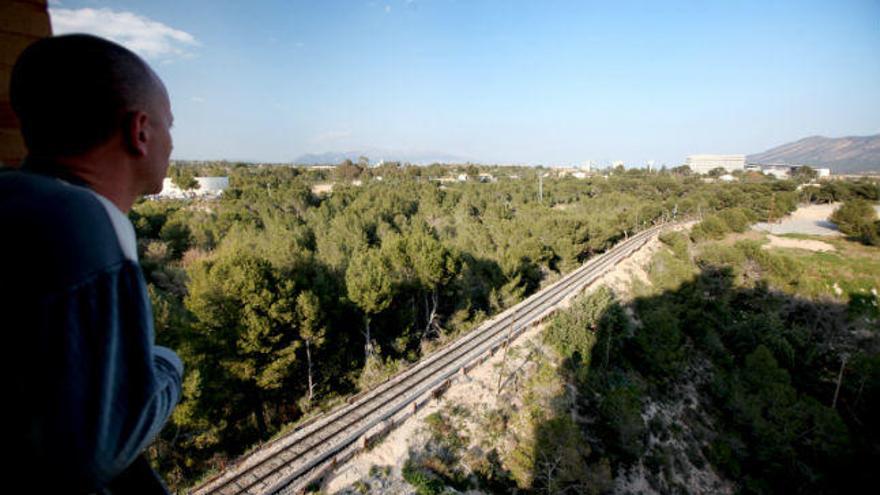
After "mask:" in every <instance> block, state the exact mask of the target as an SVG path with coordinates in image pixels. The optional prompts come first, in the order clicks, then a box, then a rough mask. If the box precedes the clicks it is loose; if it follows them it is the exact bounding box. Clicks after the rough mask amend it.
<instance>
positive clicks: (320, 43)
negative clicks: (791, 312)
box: [50, 0, 880, 165]
mask: <svg viewBox="0 0 880 495" xmlns="http://www.w3.org/2000/svg"><path fill="white" fill-rule="evenodd" d="M50 5H51V7H50V10H51V13H52V18H53V26H54V27H55V29H56V32H61V31H80V32H82V31H87V32H95V33H97V34H102V35H104V36H107V37H111V38H114V39H116V40H117V41H120V42H122V43H123V44H127V45H128V46H130V47H132V48H133V49H135V50H136V51H138V52H139V53H141V54H143V55H144V56H145V58H146V59H147V60H148V61H149V62H150V63H151V65H153V67H154V68H155V69H156V72H157V73H158V74H159V75H160V76H161V77H162V79H163V80H164V81H165V83H166V85H167V87H168V89H169V92H170V94H171V98H172V106H173V109H174V112H175V117H176V120H175V129H174V139H175V150H174V155H173V157H174V158H178V159H221V158H225V159H232V160H240V159H244V160H260V161H290V160H292V159H293V158H295V157H296V156H299V155H300V154H303V153H307V152H324V151H349V150H359V149H366V148H374V149H382V150H396V151H421V152H427V151H432V152H443V153H448V154H453V155H457V156H461V157H464V158H468V159H472V160H476V161H481V162H484V163H490V162H495V163H528V164H550V165H557V164H558V165H566V164H580V163H583V162H584V161H585V160H593V161H594V162H600V163H603V162H609V161H611V160H624V161H625V162H627V164H628V165H630V164H631V165H641V164H644V162H645V160H649V159H653V160H656V162H657V163H658V164H660V163H667V164H670V165H677V164H680V163H681V162H683V160H684V157H685V155H687V154H692V153H756V152H760V151H763V150H765V149H767V148H770V147H773V146H776V145H778V144H782V143H785V142H788V141H792V140H795V139H799V138H801V137H806V136H810V135H815V134H820V135H825V136H833V137H836V136H844V135H866V134H875V133H878V132H880V1H877V0H872V1H833V2H828V1H825V2H814V1H803V0H802V1H790V2H789V1H786V2H778V1H769V0H763V1H723V2H722V1H694V2H678V1H667V2H658V1H644V2H636V1H623V0H621V1H607V2H588V1H554V0H542V1H538V0H534V1H479V0H471V1H465V0H461V1H456V0H410V1H406V0H386V1H330V0H327V1H308V2H306V1H262V2H260V1H253V2H243V1H218V0H210V1H207V0H205V1H202V0H174V1H166V0H151V1H149V2H145V1H122V0H117V1H110V0H107V1H103V0H93V1H92V0H86V1H74V0H62V1H61V2H58V1H52V2H50ZM85 9H88V10H85ZM373 158H378V157H373Z"/></svg>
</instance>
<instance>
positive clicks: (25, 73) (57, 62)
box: [10, 34, 173, 194]
mask: <svg viewBox="0 0 880 495" xmlns="http://www.w3.org/2000/svg"><path fill="white" fill-rule="evenodd" d="M10 103H11V104H12V109H13V110H14V111H15V114H16V115H17V116H18V118H19V120H20V122H21V132H22V135H23V136H24V141H25V145H26V146H27V148H28V153H29V156H30V157H31V158H34V159H48V160H53V161H56V162H59V163H65V164H67V163H72V164H76V163H78V159H79V161H80V162H81V161H82V160H81V159H82V158H84V157H88V158H90V159H94V158H95V157H100V158H103V159H104V161H108V162H110V161H112V162H114V163H112V164H111V163H105V164H102V166H104V167H105V169H106V170H103V172H104V173H106V174H107V176H108V177H110V176H112V177H120V176H123V177H129V178H130V182H131V183H130V184H125V185H121V186H122V187H129V188H133V189H135V190H134V191H132V192H133V193H135V194H147V193H155V192H159V191H160V190H161V188H162V179H163V178H164V177H165V174H166V171H167V168H168V159H169V156H170V154H171V148H172V142H171V135H170V132H169V130H170V127H171V123H172V120H173V117H172V115H171V105H170V102H169V100H168V94H167V92H166V90H165V86H164V85H163V84H162V82H161V81H160V80H159V78H158V76H156V74H155V73H154V72H153V71H152V70H151V69H150V67H149V66H148V65H147V64H146V62H144V61H143V60H142V59H141V58H140V57H138V56H137V55H135V54H134V53H132V52H131V51H129V50H128V49H126V48H124V47H122V46H120V45H117V44H116V43H113V42H110V41H107V40H104V39H101V38H98V37H95V36H90V35H84V34H73V35H65V36H57V37H52V38H45V39H42V40H39V41H37V42H35V43H34V44H32V45H30V46H29V47H28V48H26V49H25V50H24V52H23V53H22V54H21V56H20V57H19V59H18V61H17V62H16V64H15V67H14V68H13V70H12V78H11V82H10ZM108 167H124V168H125V170H122V169H118V168H117V169H110V168H108ZM90 173H91V174H95V173H97V174H101V173H102V170H100V169H99V170H97V172H95V171H91V172H90Z"/></svg>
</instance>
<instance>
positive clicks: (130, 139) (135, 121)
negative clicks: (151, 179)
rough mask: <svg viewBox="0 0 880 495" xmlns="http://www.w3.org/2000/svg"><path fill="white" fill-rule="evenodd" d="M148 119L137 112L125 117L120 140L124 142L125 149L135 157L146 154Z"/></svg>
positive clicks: (145, 115)
mask: <svg viewBox="0 0 880 495" xmlns="http://www.w3.org/2000/svg"><path fill="white" fill-rule="evenodd" d="M149 119H150V118H149V116H147V114H146V113H145V112H141V111H139V110H136V111H133V112H130V113H129V114H128V115H127V116H126V121H125V125H124V126H123V132H122V138H123V139H124V140H125V145H126V148H128V150H129V151H130V152H131V153H134V154H135V155H137V156H144V155H146V154H147V141H149V139H150V133H149V129H148V126H147V123H148V122H149Z"/></svg>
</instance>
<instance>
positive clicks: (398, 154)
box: [293, 149, 468, 165]
mask: <svg viewBox="0 0 880 495" xmlns="http://www.w3.org/2000/svg"><path fill="white" fill-rule="evenodd" d="M362 156H365V157H367V158H369V159H370V163H377V162H379V161H380V160H385V161H386V162H392V161H394V162H404V163H405V162H409V163H413V164H416V165H430V164H432V163H464V162H467V161H468V160H467V159H466V158H462V157H460V156H455V155H451V154H448V153H441V152H434V151H399V150H397V151H395V150H382V149H364V150H357V151H328V152H325V153H306V154H304V155H300V156H298V157H296V158H295V159H294V160H293V163H295V164H298V165H336V164H338V163H340V162H342V161H344V160H351V161H353V162H355V163H357V161H358V158H360V157H362Z"/></svg>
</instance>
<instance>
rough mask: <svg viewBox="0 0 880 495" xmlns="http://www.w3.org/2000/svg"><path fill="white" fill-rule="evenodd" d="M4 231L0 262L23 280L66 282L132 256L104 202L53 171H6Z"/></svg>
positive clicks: (1, 183)
mask: <svg viewBox="0 0 880 495" xmlns="http://www.w3.org/2000/svg"><path fill="white" fill-rule="evenodd" d="M0 231H3V232H4V233H5V236H4V237H6V238H7V241H6V242H4V243H2V244H0V264H2V265H6V268H7V269H8V270H10V271H11V272H12V273H13V274H16V275H17V276H14V277H13V278H14V279H16V278H17V279H19V280H18V281H19V282H21V283H26V282H28V281H30V280H31V278H41V279H43V280H44V281H46V282H51V281H54V282H56V283H49V284H48V285H49V286H52V285H58V284H60V285H65V284H68V283H72V282H74V281H77V280H80V279H82V278H83V277H86V276H88V275H89V274H90V273H94V272H96V271H100V270H102V269H104V268H107V267H109V266H112V265H114V264H118V263H120V262H122V261H124V260H125V259H126V256H125V254H124V253H123V252H122V250H121V248H120V245H119V242H118V240H117V236H116V232H115V230H114V226H113V222H112V221H111V218H110V216H109V215H108V213H107V211H106V208H105V206H104V205H103V204H102V203H101V201H100V200H99V199H98V198H97V197H96V196H95V195H94V194H93V193H91V192H90V191H89V190H88V189H86V188H83V187H78V186H74V185H71V184H69V183H66V182H64V181H61V180H58V179H55V178H52V177H48V176H43V175H39V174H32V173H24V172H3V173H0Z"/></svg>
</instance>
